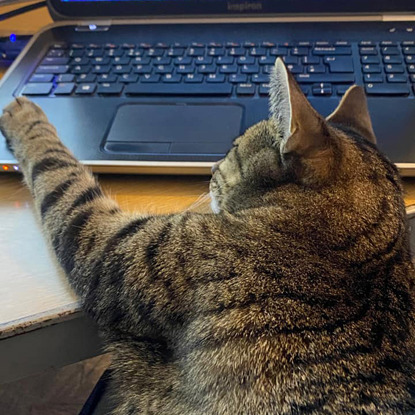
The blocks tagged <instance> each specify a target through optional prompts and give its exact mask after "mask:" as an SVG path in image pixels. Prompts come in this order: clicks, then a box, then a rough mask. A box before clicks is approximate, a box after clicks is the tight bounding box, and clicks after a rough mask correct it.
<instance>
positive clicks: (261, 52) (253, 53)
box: [249, 48, 307, 56]
mask: <svg viewBox="0 0 415 415" xmlns="http://www.w3.org/2000/svg"><path fill="white" fill-rule="evenodd" d="M266 53H267V52H266V50H265V49H264V48H252V49H251V50H250V51H249V54H250V55H251V56H263V55H265V54H266ZM306 54H307V53H306Z"/></svg>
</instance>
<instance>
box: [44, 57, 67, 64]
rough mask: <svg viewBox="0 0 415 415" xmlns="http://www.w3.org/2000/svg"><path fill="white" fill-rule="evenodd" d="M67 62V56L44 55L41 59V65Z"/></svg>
mask: <svg viewBox="0 0 415 415" xmlns="http://www.w3.org/2000/svg"><path fill="white" fill-rule="evenodd" d="M68 63H69V58H65V57H58V58H55V57H50V56H46V58H44V59H43V60H42V63H41V65H67V64H68Z"/></svg>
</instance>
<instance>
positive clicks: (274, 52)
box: [269, 47, 288, 56]
mask: <svg viewBox="0 0 415 415" xmlns="http://www.w3.org/2000/svg"><path fill="white" fill-rule="evenodd" d="M269 54H270V56H286V55H288V49H287V48H285V47H277V48H272V49H271V50H270V51H269Z"/></svg>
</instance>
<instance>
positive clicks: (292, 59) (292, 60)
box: [271, 56, 299, 65]
mask: <svg viewBox="0 0 415 415" xmlns="http://www.w3.org/2000/svg"><path fill="white" fill-rule="evenodd" d="M282 60H283V61H284V63H285V64H286V65H298V61H299V58H298V57H297V56H283V58H282ZM273 64H274V63H272V64H271V65H273Z"/></svg>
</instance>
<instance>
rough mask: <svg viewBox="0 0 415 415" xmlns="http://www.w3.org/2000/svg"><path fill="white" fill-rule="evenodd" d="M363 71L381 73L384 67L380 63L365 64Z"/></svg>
mask: <svg viewBox="0 0 415 415" xmlns="http://www.w3.org/2000/svg"><path fill="white" fill-rule="evenodd" d="M362 71H363V73H381V72H382V68H381V67H380V66H379V65H363V66H362Z"/></svg>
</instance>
